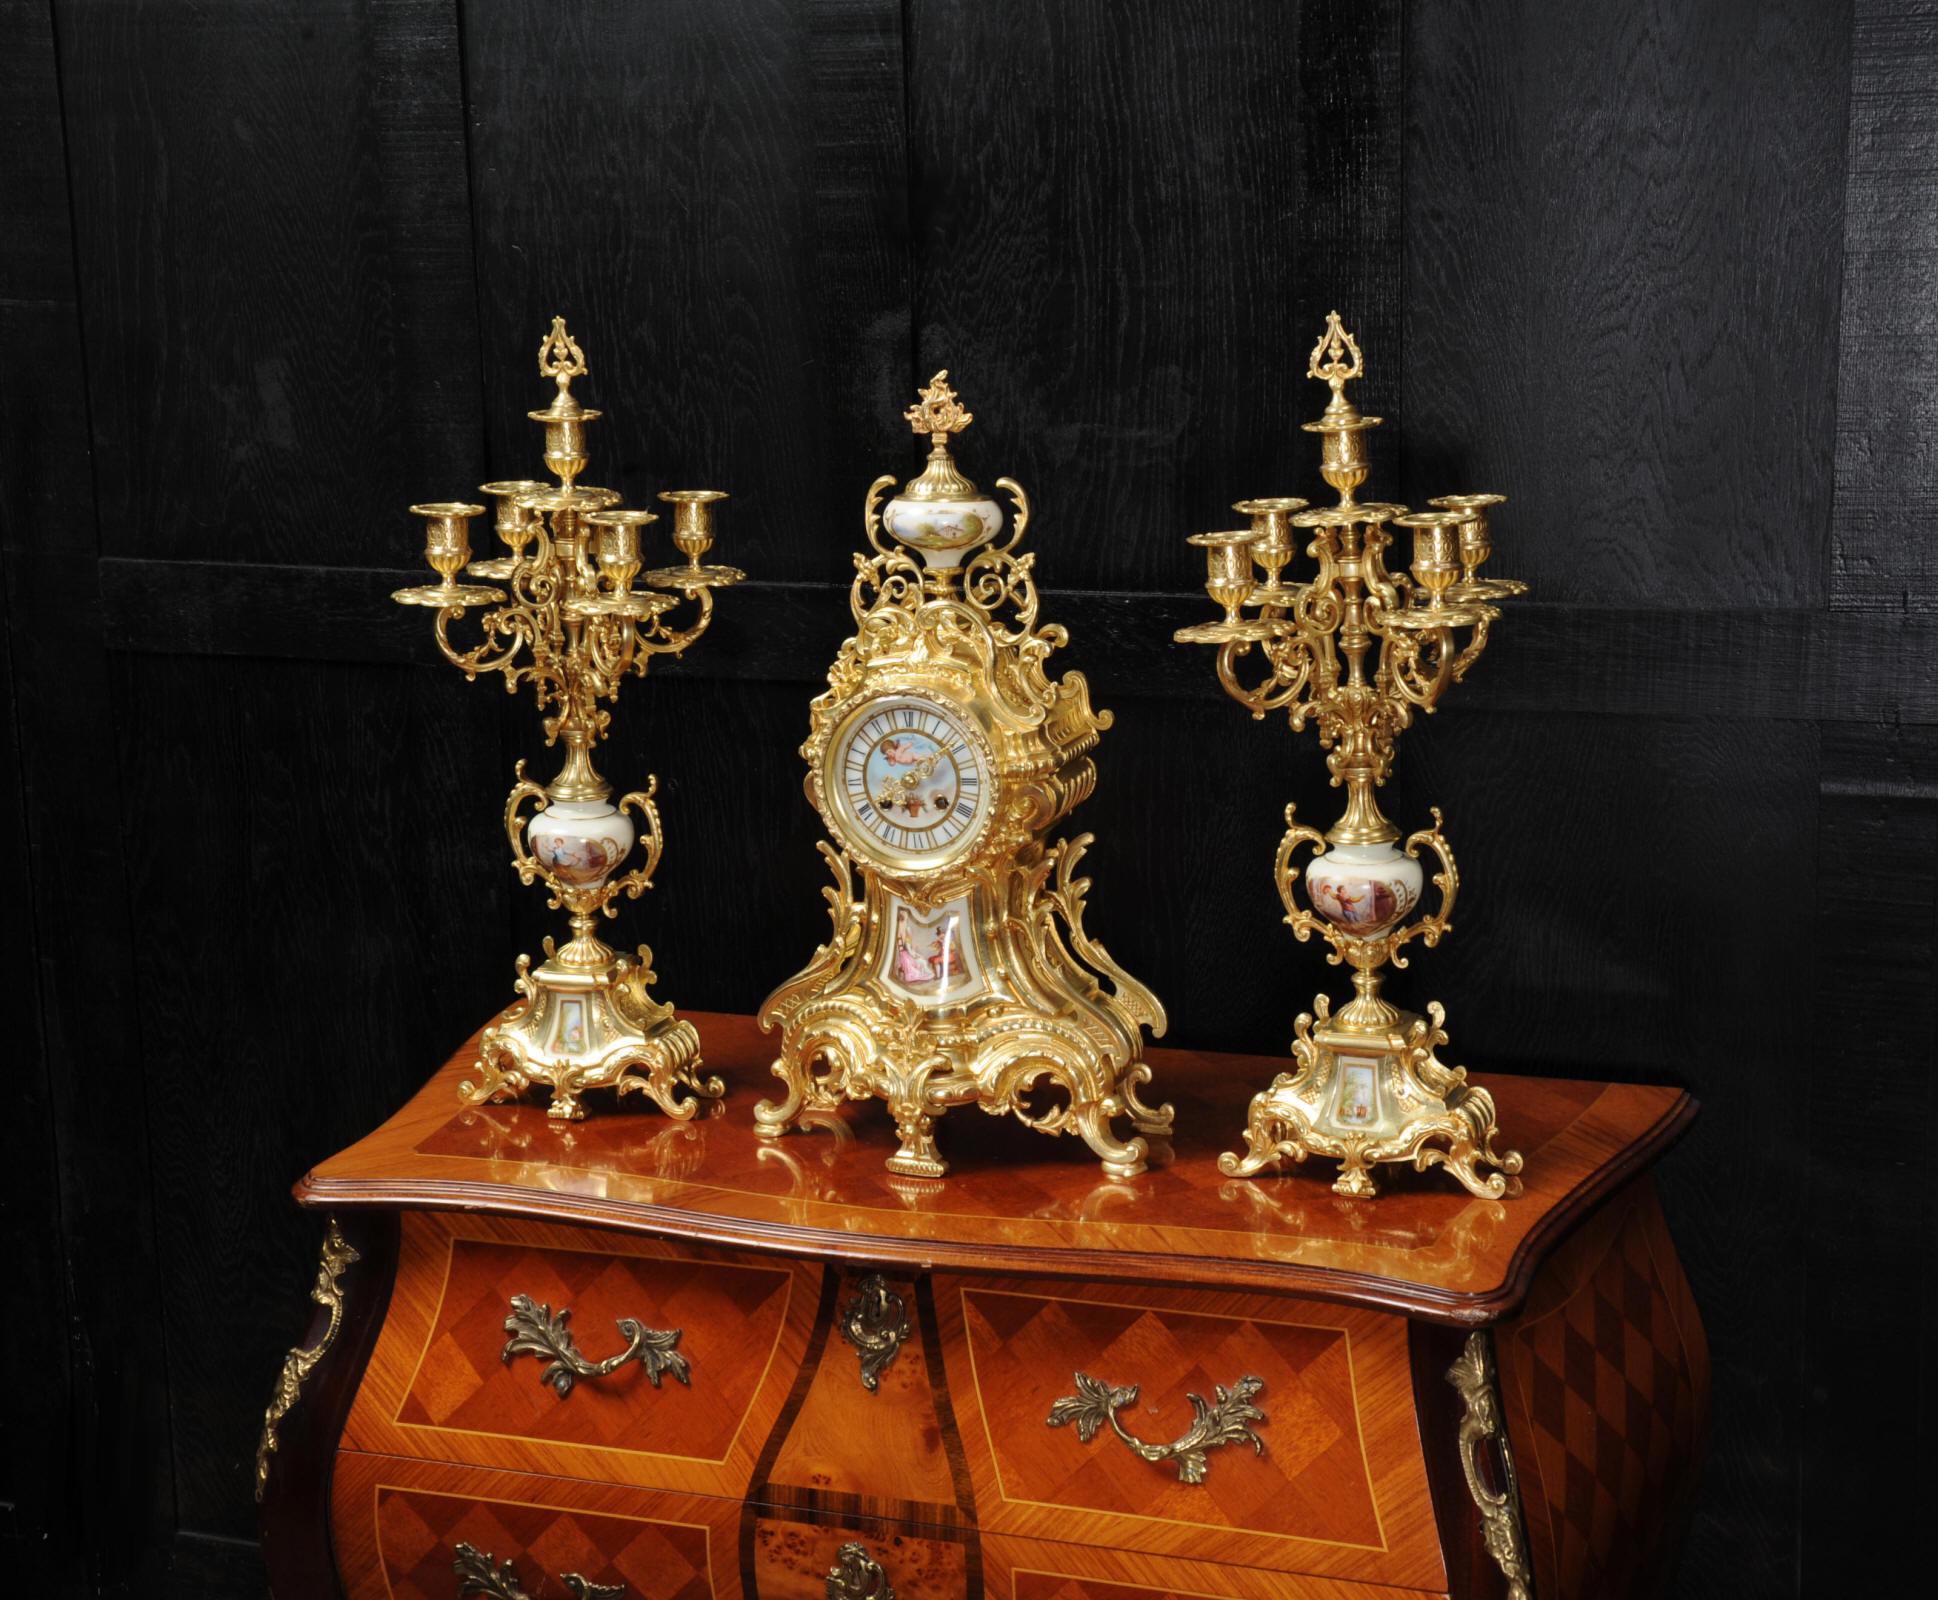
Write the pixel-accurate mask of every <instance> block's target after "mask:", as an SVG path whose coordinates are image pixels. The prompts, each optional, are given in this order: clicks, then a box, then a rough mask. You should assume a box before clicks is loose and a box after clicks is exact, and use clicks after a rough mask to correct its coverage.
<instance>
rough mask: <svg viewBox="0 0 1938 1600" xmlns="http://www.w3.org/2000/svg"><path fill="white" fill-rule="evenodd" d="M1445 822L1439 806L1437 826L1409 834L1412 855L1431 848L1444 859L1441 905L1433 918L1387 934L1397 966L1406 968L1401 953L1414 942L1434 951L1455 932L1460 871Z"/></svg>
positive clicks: (1438, 878) (1438, 884)
mask: <svg viewBox="0 0 1938 1600" xmlns="http://www.w3.org/2000/svg"><path fill="white" fill-rule="evenodd" d="M1441 821H1442V818H1441V815H1440V808H1439V807H1438V806H1435V807H1433V826H1432V827H1431V828H1421V829H1420V830H1419V831H1418V832H1416V833H1411V834H1409V835H1407V840H1406V853H1407V854H1408V855H1410V856H1413V857H1415V858H1416V859H1417V858H1418V856H1419V854H1420V850H1421V847H1422V846H1431V847H1432V849H1433V853H1434V854H1435V855H1436V856H1438V857H1439V858H1440V870H1439V871H1438V872H1436V873H1435V874H1434V875H1433V886H1434V887H1435V888H1436V889H1438V890H1439V891H1440V904H1439V905H1438V906H1437V907H1435V909H1434V913H1433V915H1432V916H1430V917H1422V918H1421V919H1420V920H1419V921H1418V922H1414V923H1409V924H1408V925H1407V926H1406V927H1404V928H1396V929H1394V930H1393V932H1392V933H1390V934H1389V935H1387V941H1388V950H1389V958H1390V959H1391V961H1392V963H1393V965H1394V966H1396V967H1403V966H1405V965H1406V957H1405V956H1404V955H1402V954H1401V953H1400V952H1401V950H1402V949H1403V948H1404V947H1405V946H1406V945H1407V944H1408V943H1409V942H1411V941H1412V940H1414V939H1424V940H1425V941H1426V943H1427V948H1428V949H1432V948H1433V947H1434V946H1435V945H1437V944H1438V943H1439V942H1440V941H1441V939H1443V938H1444V937H1445V936H1446V935H1447V934H1449V933H1451V932H1452V931H1453V909H1454V899H1455V897H1456V896H1458V895H1459V893H1460V868H1459V867H1457V866H1456V865H1455V864H1454V854H1453V846H1452V845H1450V844H1448V843H1447V838H1446V835H1445V834H1443V833H1442V832H1441V831H1440V824H1441Z"/></svg>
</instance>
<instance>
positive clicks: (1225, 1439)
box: [1046, 1372, 1266, 1484]
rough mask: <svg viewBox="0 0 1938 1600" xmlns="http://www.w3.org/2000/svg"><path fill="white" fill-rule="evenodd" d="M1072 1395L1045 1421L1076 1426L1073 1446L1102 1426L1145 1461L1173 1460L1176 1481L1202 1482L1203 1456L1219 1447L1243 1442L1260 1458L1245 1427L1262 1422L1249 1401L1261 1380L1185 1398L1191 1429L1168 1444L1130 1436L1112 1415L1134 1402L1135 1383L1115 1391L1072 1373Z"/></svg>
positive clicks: (1257, 1443) (1258, 1443) (1259, 1446)
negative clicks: (1212, 1397) (1074, 1389)
mask: <svg viewBox="0 0 1938 1600" xmlns="http://www.w3.org/2000/svg"><path fill="white" fill-rule="evenodd" d="M1073 1381H1074V1382H1075V1384H1076V1387H1077V1392H1076V1393H1075V1394H1073V1395H1066V1396H1065V1397H1064V1398H1063V1399H1061V1400H1059V1401H1057V1402H1056V1404H1054V1405H1053V1406H1051V1407H1050V1415H1049V1417H1048V1418H1047V1419H1046V1420H1047V1423H1048V1425H1049V1426H1050V1427H1052V1428H1061V1427H1063V1426H1064V1425H1065V1424H1066V1423H1073V1424H1075V1426H1076V1434H1077V1442H1078V1443H1079V1444H1088V1443H1090V1441H1091V1440H1092V1439H1094V1438H1096V1437H1097V1434H1098V1432H1099V1431H1100V1430H1101V1429H1102V1428H1104V1427H1106V1426H1108V1427H1109V1428H1110V1430H1111V1431H1112V1432H1113V1433H1115V1434H1116V1435H1117V1437H1118V1438H1119V1439H1121V1440H1122V1441H1123V1442H1124V1444H1125V1446H1126V1447H1127V1448H1128V1449H1129V1450H1131V1451H1132V1453H1134V1454H1135V1455H1137V1456H1138V1457H1140V1458H1141V1459H1143V1460H1145V1461H1150V1462H1165V1461H1170V1462H1175V1463H1176V1464H1177V1469H1178V1481H1179V1482H1180V1483H1194V1484H1195V1483H1203V1482H1204V1481H1205V1470H1206V1467H1207V1465H1208V1462H1207V1459H1206V1457H1207V1453H1208V1452H1210V1451H1212V1450H1215V1449H1217V1448H1218V1447H1219V1446H1220V1445H1227V1444H1249V1445H1250V1446H1251V1447H1252V1453H1253V1454H1254V1455H1261V1456H1262V1455H1264V1454H1265V1441H1264V1440H1263V1439H1261V1438H1259V1436H1258V1435H1257V1434H1255V1433H1254V1432H1252V1429H1251V1424H1252V1423H1254V1422H1263V1421H1265V1420H1266V1419H1265V1413H1264V1412H1263V1411H1261V1410H1259V1408H1258V1407H1257V1406H1256V1405H1254V1404H1253V1403H1252V1402H1253V1401H1255V1400H1256V1399H1257V1398H1258V1395H1259V1391H1261V1390H1262V1389H1263V1388H1264V1387H1265V1382H1264V1380H1263V1379H1262V1378H1254V1377H1249V1376H1247V1377H1243V1378H1240V1379H1239V1380H1238V1381H1237V1382H1236V1383H1234V1384H1233V1385H1232V1386H1231V1387H1230V1388H1229V1389H1227V1388H1226V1387H1224V1385H1222V1384H1219V1385H1217V1386H1216V1389H1215V1391H1214V1392H1215V1393H1216V1395H1217V1399H1216V1400H1206V1399H1205V1397H1204V1396H1203V1395H1198V1394H1187V1395H1186V1396H1185V1398H1186V1399H1187V1400H1189V1401H1190V1402H1191V1426H1190V1427H1189V1428H1187V1429H1185V1431H1184V1432H1183V1433H1181V1434H1180V1435H1179V1436H1178V1437H1177V1438H1175V1439H1173V1440H1172V1441H1171V1442H1170V1443H1169V1444H1151V1443H1149V1442H1148V1441H1147V1440H1144V1439H1140V1438H1138V1437H1137V1436H1136V1435H1135V1434H1133V1433H1131V1432H1130V1431H1129V1430H1128V1429H1127V1428H1125V1426H1124V1424H1123V1423H1122V1422H1121V1421H1120V1420H1119V1419H1118V1415H1117V1413H1118V1412H1120V1411H1122V1410H1123V1409H1124V1408H1125V1407H1126V1406H1134V1405H1136V1404H1137V1396H1138V1394H1139V1392H1140V1390H1139V1388H1138V1385H1136V1384H1134V1383H1133V1384H1130V1385H1129V1386H1127V1387H1124V1388H1117V1387H1115V1386H1113V1385H1111V1384H1108V1383H1104V1382H1102V1381H1100V1380H1099V1379H1096V1378H1093V1377H1091V1376H1090V1374H1089V1373H1087V1372H1079V1373H1077V1374H1075V1375H1074V1378H1073Z"/></svg>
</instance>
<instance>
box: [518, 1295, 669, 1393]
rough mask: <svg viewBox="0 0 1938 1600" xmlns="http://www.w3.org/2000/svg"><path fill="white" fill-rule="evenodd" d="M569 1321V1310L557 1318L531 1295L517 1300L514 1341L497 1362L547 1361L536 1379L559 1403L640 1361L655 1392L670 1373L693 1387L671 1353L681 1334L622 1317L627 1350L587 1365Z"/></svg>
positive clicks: (621, 1329)
mask: <svg viewBox="0 0 1938 1600" xmlns="http://www.w3.org/2000/svg"><path fill="white" fill-rule="evenodd" d="M571 1321H572V1312H571V1310H570V1308H569V1307H565V1306H561V1307H560V1308H559V1311H558V1313H557V1315H556V1316H555V1315H554V1314H553V1312H552V1308H551V1307H550V1306H548V1305H540V1304H538V1303H537V1302H536V1301H534V1300H533V1299H532V1297H531V1296H530V1295H528V1294H515V1295H513V1296H512V1297H511V1315H510V1316H508V1317H506V1318H505V1332H506V1333H508V1334H510V1335H511V1337H510V1338H509V1339H508V1340H506V1341H505V1348H504V1353H503V1354H502V1355H501V1356H500V1357H499V1359H500V1360H502V1361H503V1362H504V1363H505V1365H506V1366H510V1365H511V1362H512V1357H513V1356H543V1357H545V1358H546V1363H547V1364H546V1367H545V1370H544V1371H543V1372H541V1373H540V1374H539V1375H538V1376H539V1381H540V1382H542V1383H549V1384H550V1385H551V1386H552V1387H553V1388H554V1389H556V1390H558V1392H559V1398H560V1399H561V1400H563V1399H564V1398H565V1397H566V1396H567V1395H569V1394H570V1393H571V1392H572V1386H573V1385H574V1384H576V1383H577V1382H578V1381H579V1380H580V1379H581V1378H603V1377H605V1376H606V1375H607V1374H608V1373H611V1372H617V1371H618V1370H619V1368H621V1367H623V1366H624V1365H625V1364H626V1363H627V1362H628V1361H637V1362H638V1363H639V1364H640V1365H641V1366H643V1367H644V1368H645V1369H646V1381H647V1382H648V1383H650V1384H651V1385H652V1386H653V1387H654V1388H655V1389H657V1388H658V1387H659V1380H660V1378H661V1376H662V1375H663V1374H665V1373H668V1372H670V1373H672V1374H673V1376H674V1377H676V1378H678V1379H679V1380H680V1382H681V1383H684V1384H688V1385H691V1383H692V1381H693V1380H692V1378H691V1377H690V1376H689V1375H688V1372H687V1365H686V1357H685V1356H683V1355H681V1354H680V1353H679V1351H678V1350H676V1349H674V1348H673V1347H674V1346H675V1345H677V1344H678V1343H679V1342H680V1331H681V1330H680V1329H678V1328H673V1329H671V1330H668V1331H664V1332H662V1331H661V1330H660V1329H658V1328H649V1327H647V1326H646V1324H645V1323H643V1322H641V1321H639V1320H638V1319H637V1318H636V1317H621V1318H619V1321H618V1327H619V1334H620V1337H621V1338H623V1339H624V1340H625V1341H626V1348H625V1349H624V1350H621V1351H620V1352H619V1354H618V1355H616V1356H607V1357H606V1359H605V1360H603V1361H588V1360H586V1358H585V1357H584V1356H583V1355H581V1354H580V1353H579V1346H578V1343H577V1341H575V1340H574V1339H573V1337H572V1329H571V1327H570V1323H571Z"/></svg>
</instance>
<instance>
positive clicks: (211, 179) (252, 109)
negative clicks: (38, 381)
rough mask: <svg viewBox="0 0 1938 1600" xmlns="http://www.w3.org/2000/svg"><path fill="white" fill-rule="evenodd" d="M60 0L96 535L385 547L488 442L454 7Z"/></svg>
mask: <svg viewBox="0 0 1938 1600" xmlns="http://www.w3.org/2000/svg"><path fill="white" fill-rule="evenodd" d="M56 10H57V14H58V18H59V27H60V46H61V70H62V82H63V91H64V94H65V97H66V103H67V108H68V127H69V129H70V132H71V137H72V140H73V150H72V170H73V175H74V206H75V214H76V236H77V239H78V243H79V258H80V263H81V284H82V288H83V291H84V293H85V297H86V299H85V306H84V309H85V313H86V325H87V329H88V349H87V359H88V378H89V383H90V387H91V395H92V401H93V422H94V439H95V450H96V455H97V463H98V469H99V474H100V490H101V518H102V529H103V544H104V546H105V548H107V549H108V550H110V551H113V552H114V553H117V554H125V555H142V556H156V555H165V556H171V557H205V558H218V559H237V558H243V559H248V560H266V561H305V560H309V561H315V560H319V559H321V560H322V561H323V562H324V563H325V564H328V563H330V562H333V561H353V562H365V563H367V562H370V561H374V560H382V559H387V558H390V557H392V556H393V554H394V555H395V556H397V557H402V556H404V555H405V553H406V552H409V551H410V550H411V534H410V519H409V518H408V517H406V516H404V515H403V508H404V507H405V506H407V505H409V504H410V503H411V502H412V501H414V500H419V499H425V498H435V497H436V496H434V495H431V494H430V493H429V492H428V491H430V490H432V489H435V488H436V485H437V482H438V481H439V480H440V479H449V480H452V481H455V482H456V483H459V484H463V483H467V482H475V481H477V478H478V476H479V472H480V467H481V462H482V450H481V445H482V439H481V436H480V430H479V412H478V351H477V335H476V303H475V294H474V292H473V288H472V278H471V247H470V236H469V232H468V229H467V224H466V213H465V159H464V144H463V130H462V124H461V120H460V105H459V81H460V72H459V60H458V52H457V40H456V26H457V22H456V16H455V13H454V9H453V8H452V7H451V6H449V5H448V4H440V3H437V0H405V3H402V4H397V5H386V6H375V7H373V6H368V5H364V4H360V3H358V0H322V3H315V0H271V3H267V4H265V3H262V0H215V3H213V4H210V5H205V6H196V7H188V6H182V5H173V4H166V3H129V4H123V5H115V6H95V5H85V4H71V3H68V0H57V5H56Z"/></svg>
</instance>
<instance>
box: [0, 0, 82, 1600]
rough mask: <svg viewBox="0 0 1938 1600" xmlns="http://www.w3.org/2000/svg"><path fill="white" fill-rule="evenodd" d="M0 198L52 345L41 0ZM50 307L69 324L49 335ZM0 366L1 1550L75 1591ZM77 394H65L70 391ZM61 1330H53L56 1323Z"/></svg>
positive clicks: (14, 438) (49, 107)
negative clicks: (6, 1060)
mask: <svg viewBox="0 0 1938 1600" xmlns="http://www.w3.org/2000/svg"><path fill="white" fill-rule="evenodd" d="M0 36H4V37H5V38H6V39H7V40H8V41H9V46H8V48H7V49H6V50H5V51H0V194H4V195H5V197H6V199H5V208H6V212H7V216H8V218H9V226H7V227H5V228H0V301H4V302H6V304H5V306H4V308H0V327H5V328H7V329H8V330H9V331H10V332H11V333H13V334H15V335H20V336H27V337H28V343H27V344H26V345H25V346H24V347H21V346H10V348H11V349H12V350H13V351H14V353H15V354H16V355H25V356H27V357H29V363H28V364H29V365H30V364H31V358H32V357H33V356H34V355H37V354H42V353H47V352H49V351H54V352H58V351H59V350H61V349H62V348H63V347H64V343H63V341H64V339H65V338H66V337H67V336H69V335H71V329H72V320H73V265H74V263H73V253H72V247H71V240H70V236H69V234H68V230H67V226H66V223H67V186H66V172H65V169H64V166H63V161H62V145H61V130H60V88H59V84H58V82H57V81H56V77H55V70H54V51H53V35H52V32H51V30H50V29H49V27H48V23H47V13H46V7H45V6H44V5H41V4H37V3H33V0H0ZM42 318H46V319H49V320H50V321H51V322H52V323H53V325H54V327H56V328H58V329H59V330H60V335H61V337H59V338H53V339H50V338H49V337H48V331H49V330H47V329H45V328H37V324H38V323H39V322H40V320H41V319H42ZM6 365H7V368H9V369H11V371H7V370H0V953H3V954H4V959H5V962H6V969H7V971H8V972H10V973H12V974H14V975H15V982H16V984H17V985H18V991H17V1001H16V1004H15V1006H14V1008H13V1018H14V1036H13V1038H12V1039H11V1040H10V1045H11V1049H10V1054H11V1056H12V1059H13V1061H14V1063H15V1071H14V1073H13V1074H12V1078H11V1082H12V1086H13V1089H14V1094H15V1100H14V1106H13V1112H12V1115H11V1117H10V1118H9V1131H10V1134H11V1137H10V1138H9V1139H8V1144H7V1158H8V1159H7V1163H6V1173H5V1177H4V1179H0V1260H5V1261H6V1262H7V1264H8V1269H9V1270H8V1272H7V1274H6V1280H5V1288H4V1290H0V1366H4V1368H5V1370H7V1371H9V1372H15V1373H27V1372H31V1373H33V1374H34V1375H35V1381H33V1382H31V1383H12V1384H8V1385H7V1386H6V1389H5V1391H4V1393H3V1394H0V1434H4V1435H5V1436H6V1437H7V1438H9V1439H32V1440H35V1441H37V1448H35V1449H32V1450H25V1449H20V1450H9V1451H7V1452H6V1453H5V1454H6V1459H5V1461H4V1462H0V1562H4V1564H5V1567H6V1570H7V1571H8V1572H9V1573H10V1574H12V1575H13V1578H14V1581H16V1582H18V1583H19V1584H21V1585H22V1586H23V1587H25V1588H27V1589H31V1590H36V1591H39V1592H42V1593H47V1594H53V1593H57V1592H65V1591H67V1590H69V1589H72V1588H74V1587H76V1586H77V1585H78V1584H79V1583H80V1581H81V1573H82V1566H81V1560H80V1550H79V1543H78V1533H79V1529H78V1526H77V1517H76V1508H75V1507H74V1506H73V1504H72V1498H71V1495H70V1494H69V1485H70V1484H71V1483H72V1481H73V1475H74V1471H75V1457H74V1446H75V1443H76V1438H75V1433H74V1430H73V1427H72V1422H73V1417H74V1411H73V1404H74V1396H73V1383H74V1363H73V1359H72V1354H73V1353H72V1351H71V1349H70V1344H69V1339H68V1337H67V1336H66V1333H65V1330H67V1329H68V1328H70V1327H72V1326H73V1323H72V1320H71V1318H72V1307H71V1302H70V1300H69V1296H68V1291H67V1284H66V1263H65V1258H64V1251H63V1244H64V1240H63V1235H62V1228H61V1216H60V1203H59V1195H60V1173H59V1168H58V1166H57V1151H56V1144H55V1104H54V1086H53V1083H52V1080H51V1062H50V1059H49V1056H48V1051H47V1044H46V1039H45V1037H44V1028H43V1023H42V1016H41V1007H42V987H41V970H42V962H41V952H40V945H39V940H38V939H37V938H36V929H35V926H34V907H35V904H36V898H35V894H34V877H35V874H34V869H33V863H32V852H31V849H30V846H29V833H28V823H27V810H26V795H25V787H24V786H25V763H26V760H27V756H26V752H25V750H24V748H23V739H24V729H23V726H22V717H21V712H20V708H19V707H18V704H17V700H16V674H15V670H14V656H15V654H16V652H25V651H26V650H28V649H30V648H32V646H33V641H32V638H31V636H30V634H29V632H28V630H27V626H26V624H27V619H26V618H24V617H19V618H17V617H16V616H15V615H14V601H15V595H16V592H17V587H18V585H17V582H16V574H15V571H14V569H15V566H16V564H17V563H18V562H20V561H21V560H23V559H25V545H26V541H27V537H28V536H27V533H26V524H27V522H28V521H29V520H30V519H31V518H32V517H33V516H34V515H35V514H36V513H38V512H39V511H40V510H42V509H44V505H45V502H44V499H43V498H42V497H44V496H45V494H46V492H47V489H48V485H46V484H45V483H36V484H35V485H34V490H33V491H32V492H30V491H29V489H28V483H27V482H26V481H25V480H24V479H23V478H21V477H19V476H17V475H16V474H15V472H14V471H13V470H12V469H11V465H10V464H11V463H12V461H13V460H14V456H15V452H16V451H17V450H22V449H25V448H27V447H28V446H29V445H30V444H31V443H34V442H36V441H37V440H38V437H39V435H38V430H37V429H35V428H33V427H32V426H31V425H29V424H26V423H24V422H23V421H22V420H20V418H19V411H20V410H21V409H23V408H26V407H30V406H31V405H32V403H33V396H32V392H31V387H30V385H29V383H28V382H27V381H25V380H26V372H25V371H24V370H22V369H21V368H19V367H14V366H13V364H12V363H11V362H9V363H7V364H6ZM68 392H69V393H70V394H71V392H72V391H71V387H69V389H68ZM57 1329H59V1330H62V1331H61V1332H60V1333H58V1334H57V1333H56V1331H55V1330H57Z"/></svg>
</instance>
